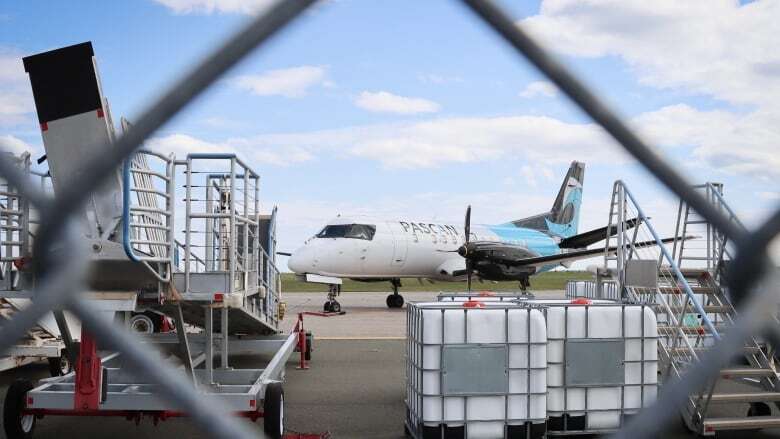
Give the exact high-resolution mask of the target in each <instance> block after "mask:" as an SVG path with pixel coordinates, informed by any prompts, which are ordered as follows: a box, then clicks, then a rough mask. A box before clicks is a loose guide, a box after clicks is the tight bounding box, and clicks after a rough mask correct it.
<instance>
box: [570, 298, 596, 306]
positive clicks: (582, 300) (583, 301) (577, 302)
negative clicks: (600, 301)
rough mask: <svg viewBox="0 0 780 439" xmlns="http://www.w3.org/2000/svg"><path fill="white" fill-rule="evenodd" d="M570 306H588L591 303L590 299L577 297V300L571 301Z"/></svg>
mask: <svg viewBox="0 0 780 439" xmlns="http://www.w3.org/2000/svg"><path fill="white" fill-rule="evenodd" d="M571 304H572V305H590V304H591V301H590V299H586V298H584V297H579V298H577V299H574V300H572V301H571Z"/></svg>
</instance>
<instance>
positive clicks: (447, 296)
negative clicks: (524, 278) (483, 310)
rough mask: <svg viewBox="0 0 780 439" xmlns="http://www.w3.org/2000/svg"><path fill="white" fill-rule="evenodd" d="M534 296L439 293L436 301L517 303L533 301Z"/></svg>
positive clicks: (514, 293) (507, 293) (489, 292)
mask: <svg viewBox="0 0 780 439" xmlns="http://www.w3.org/2000/svg"><path fill="white" fill-rule="evenodd" d="M533 298H534V295H533V294H530V293H525V294H523V293H522V292H494V291H474V292H471V293H439V295H438V296H436V300H438V301H439V302H468V301H469V300H479V301H483V302H515V301H518V300H529V299H533Z"/></svg>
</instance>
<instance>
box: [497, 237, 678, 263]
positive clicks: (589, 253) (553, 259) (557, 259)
mask: <svg viewBox="0 0 780 439" xmlns="http://www.w3.org/2000/svg"><path fill="white" fill-rule="evenodd" d="M686 239H689V238H688V237H686ZM674 240H675V238H666V239H662V240H661V242H663V243H664V244H667V243H670V242H673V241H674ZM654 245H657V243H656V241H644V242H637V243H636V244H634V247H635V248H643V247H652V246H654ZM608 251H609V252H610V253H615V252H617V247H610V248H609V249H608ZM598 254H604V248H594V249H586V250H575V251H572V252H566V253H560V254H557V255H551V256H537V257H535V258H524V259H518V260H517V261H514V262H510V263H508V264H507V265H511V266H515V267H522V266H541V265H549V264H560V263H563V262H572V261H576V260H578V259H586V258H590V257H593V256H594V255H598Z"/></svg>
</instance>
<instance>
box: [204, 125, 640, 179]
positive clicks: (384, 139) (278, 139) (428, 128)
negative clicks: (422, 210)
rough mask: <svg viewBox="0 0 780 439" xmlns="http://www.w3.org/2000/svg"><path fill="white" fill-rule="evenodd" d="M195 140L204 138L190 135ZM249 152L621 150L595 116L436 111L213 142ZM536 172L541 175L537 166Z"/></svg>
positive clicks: (561, 159) (551, 159) (468, 158)
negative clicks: (581, 119) (579, 120)
mask: <svg viewBox="0 0 780 439" xmlns="http://www.w3.org/2000/svg"><path fill="white" fill-rule="evenodd" d="M193 145H194V146H195V147H196V148H199V147H201V146H204V145H206V144H204V143H199V142H193ZM214 145H215V147H220V148H224V147H226V146H230V147H231V148H233V149H235V150H239V151H241V152H242V153H244V154H246V155H249V154H252V153H253V151H257V150H263V151H270V152H273V153H274V154H279V155H280V156H282V157H286V158H289V160H290V161H305V160H309V159H312V158H314V157H315V156H317V155H323V156H325V155H327V156H333V157H337V158H354V157H357V158H363V159H367V160H371V161H375V162H378V163H380V164H381V165H382V166H384V167H386V168H405V169H419V168H434V167H439V166H443V165H449V164H452V163H473V162H485V161H492V160H498V159H503V158H511V159H513V160H526V161H528V162H529V163H531V164H533V165H534V166H536V165H542V166H545V165H557V164H564V163H568V162H569V161H570V160H572V159H575V158H578V157H579V158H581V159H586V160H588V161H589V162H601V163H620V162H624V161H625V160H626V157H627V156H626V155H625V154H624V153H622V152H620V151H617V150H616V149H615V148H613V147H611V145H612V141H611V140H610V139H609V138H608V137H607V136H606V135H605V134H604V133H603V131H602V130H601V128H599V127H597V126H595V125H594V124H575V123H566V122H561V121H559V120H556V119H553V118H549V117H541V116H510V117H483V118H480V117H472V118H468V117H463V118H440V119H432V120H428V121H423V122H409V123H395V124H375V125H364V126H353V127H345V128H339V129H330V130H319V131H313V132H308V133H278V134H264V135H258V136H253V137H245V138H234V139H228V140H225V141H221V142H218V143H215V144H214ZM540 169H542V171H540V172H542V175H545V173H544V171H543V168H540Z"/></svg>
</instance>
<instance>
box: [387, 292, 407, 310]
mask: <svg viewBox="0 0 780 439" xmlns="http://www.w3.org/2000/svg"><path fill="white" fill-rule="evenodd" d="M385 303H386V304H387V307H388V308H401V307H403V306H404V296H402V295H400V294H390V295H388V296H387V299H385Z"/></svg>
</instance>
